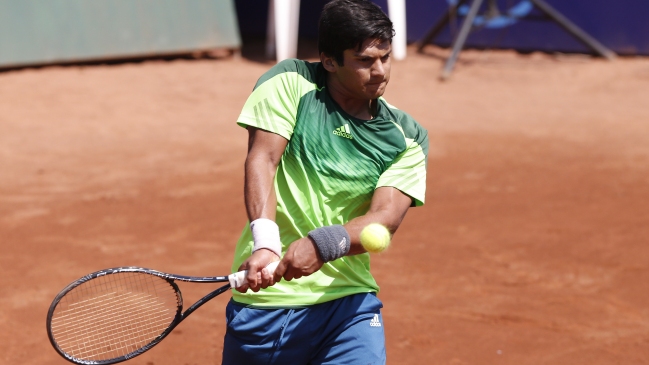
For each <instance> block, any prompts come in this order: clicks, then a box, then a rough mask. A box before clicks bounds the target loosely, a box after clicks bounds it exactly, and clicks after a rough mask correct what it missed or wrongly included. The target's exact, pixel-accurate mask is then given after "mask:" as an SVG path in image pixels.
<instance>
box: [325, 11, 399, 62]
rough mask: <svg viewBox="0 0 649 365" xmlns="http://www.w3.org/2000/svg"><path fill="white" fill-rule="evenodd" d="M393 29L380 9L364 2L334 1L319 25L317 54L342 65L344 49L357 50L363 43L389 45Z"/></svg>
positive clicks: (388, 19)
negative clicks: (332, 58)
mask: <svg viewBox="0 0 649 365" xmlns="http://www.w3.org/2000/svg"><path fill="white" fill-rule="evenodd" d="M393 36H394V29H393V28H392V22H391V21H390V18H388V16H387V15H385V13H384V12H383V10H381V8H380V7H379V6H378V5H376V4H374V3H372V2H370V1H367V0H333V1H331V2H329V3H327V4H326V5H325V6H324V9H322V14H321V15H320V22H319V24H318V51H319V52H320V53H323V52H324V54H326V55H327V56H330V57H334V59H335V60H336V62H337V63H338V64H340V65H342V64H343V52H344V51H345V50H346V49H356V50H359V51H360V47H361V45H362V44H363V42H364V41H365V40H366V39H380V40H382V41H390V42H392V37H393Z"/></svg>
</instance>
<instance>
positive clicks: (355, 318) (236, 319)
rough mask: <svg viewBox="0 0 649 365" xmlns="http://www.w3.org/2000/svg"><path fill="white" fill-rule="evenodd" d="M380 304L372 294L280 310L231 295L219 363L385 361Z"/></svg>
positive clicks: (300, 364)
mask: <svg viewBox="0 0 649 365" xmlns="http://www.w3.org/2000/svg"><path fill="white" fill-rule="evenodd" d="M382 307H383V304H382V303H381V301H380V300H379V299H378V298H377V297H376V295H374V294H373V293H367V294H356V295H350V296H348V297H344V298H340V299H337V300H333V301H331V302H327V303H322V304H316V305H313V306H308V307H300V308H282V309H259V308H252V307H247V306H245V305H241V304H239V303H237V302H235V301H233V300H230V302H229V303H228V306H227V308H226V321H227V330H226V333H225V340H224V343H223V364H224V365H235V364H246V365H256V364H259V365H262V364H263V365H268V364H291V365H320V364H362V365H365V364H385V362H386V355H385V334H384V332H383V318H382V317H381V308H382Z"/></svg>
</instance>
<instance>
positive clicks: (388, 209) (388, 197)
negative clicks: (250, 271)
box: [274, 187, 412, 281]
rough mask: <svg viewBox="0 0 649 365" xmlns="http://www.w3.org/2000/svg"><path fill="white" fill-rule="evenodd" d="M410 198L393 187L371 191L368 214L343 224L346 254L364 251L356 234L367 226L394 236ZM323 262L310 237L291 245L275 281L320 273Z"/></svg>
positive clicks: (408, 205) (410, 201)
mask: <svg viewBox="0 0 649 365" xmlns="http://www.w3.org/2000/svg"><path fill="white" fill-rule="evenodd" d="M411 204H412V198H410V197H409V196H408V195H406V194H404V193H402V192H401V191H400V190H398V189H396V188H393V187H380V188H378V189H376V190H375V191H374V196H373V197H372V202H371V204H370V209H369V211H368V212H367V213H366V214H365V215H362V216H360V217H356V218H354V219H352V220H351V221H349V222H347V224H345V225H344V227H345V230H346V231H347V233H348V234H349V238H350V241H351V245H350V248H349V253H348V254H347V255H357V254H360V253H363V252H366V251H365V249H364V248H363V246H362V245H361V240H360V235H361V231H362V230H363V228H364V227H365V226H366V225H368V224H370V223H380V224H382V225H384V226H385V227H387V228H388V230H389V231H390V233H392V234H394V232H396V230H397V228H399V225H400V224H401V222H402V221H403V218H404V217H405V216H406V212H407V211H408V208H409V207H410V205H411ZM323 264H324V261H323V260H322V258H321V257H320V256H319V255H318V251H317V248H316V246H315V243H314V242H313V240H312V239H311V238H310V237H303V238H300V239H299V240H297V241H295V242H293V243H292V244H291V246H290V247H289V248H288V250H287V252H286V254H285V255H284V257H283V258H282V260H281V262H280V263H279V265H278V266H277V269H276V270H275V277H274V280H275V281H279V280H280V279H281V278H284V279H285V280H292V279H297V278H300V277H302V276H308V275H311V274H313V273H314V272H316V271H318V270H320V268H321V267H322V265H323Z"/></svg>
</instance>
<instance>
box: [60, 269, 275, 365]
mask: <svg viewBox="0 0 649 365" xmlns="http://www.w3.org/2000/svg"><path fill="white" fill-rule="evenodd" d="M278 263H279V261H276V262H272V263H271V264H270V265H268V266H267V269H268V270H269V271H270V272H271V274H272V273H274V271H275V268H276V267H277V264H278ZM246 275H247V271H239V272H237V273H234V274H231V275H228V276H210V277H195V276H182V275H174V274H167V273H163V272H160V271H155V270H150V269H145V268H141V267H132V266H131V267H117V268H112V269H106V270H101V271H97V272H94V273H92V274H88V275H86V276H84V277H82V278H80V279H78V280H76V281H74V282H72V283H70V284H69V285H68V286H66V287H65V288H64V289H63V290H62V291H61V292H60V293H59V294H58V295H57V296H56V297H55V298H54V301H53V302H52V304H51V305H50V309H49V311H48V312H47V334H48V336H49V338H50V342H51V343H52V346H54V348H55V349H56V351H58V353H59V354H60V355H61V356H63V357H64V358H65V359H66V360H69V361H71V362H73V363H75V364H115V363H118V362H121V361H125V360H128V359H130V358H133V357H135V356H137V355H140V354H142V353H144V352H145V351H147V350H149V349H151V348H152V347H153V346H155V345H157V344H158V343H159V342H160V341H162V340H163V339H164V338H165V337H166V336H167V335H168V334H169V333H170V332H171V331H172V330H173V329H174V328H175V327H176V326H177V325H178V324H179V323H180V322H182V321H183V320H184V319H185V318H187V316H189V315H190V314H192V312H194V311H195V310H196V309H198V308H199V307H200V306H202V305H203V304H205V303H206V302H208V301H209V300H210V299H212V298H214V297H216V296H217V295H219V294H221V293H223V292H225V291H227V290H228V289H230V288H231V287H234V288H238V287H240V286H241V285H243V284H244V283H245V282H246V279H245V277H246ZM176 280H178V281H189V282H194V283H217V282H228V283H227V284H225V285H224V286H222V287H220V288H218V289H216V290H214V291H212V292H210V293H209V294H207V295H206V296H204V297H203V298H201V299H200V300H198V301H197V302H196V303H194V304H193V305H192V306H191V307H189V308H187V310H186V311H185V312H183V311H182V310H183V299H182V295H181V293H180V289H178V286H177V285H176V283H175V282H174V281H176Z"/></svg>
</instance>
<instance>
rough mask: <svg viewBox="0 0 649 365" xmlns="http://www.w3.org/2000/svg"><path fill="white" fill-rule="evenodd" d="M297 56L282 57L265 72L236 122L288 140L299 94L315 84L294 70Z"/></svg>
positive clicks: (298, 101)
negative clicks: (281, 59) (291, 58)
mask: <svg viewBox="0 0 649 365" xmlns="http://www.w3.org/2000/svg"><path fill="white" fill-rule="evenodd" d="M297 62H298V61H297V60H285V61H282V62H280V63H278V64H277V65H275V66H274V67H273V68H271V69H270V70H269V71H268V72H266V73H265V74H264V75H263V76H262V77H261V78H260V79H259V81H258V82H257V85H255V89H254V90H253V92H252V93H251V94H250V96H249V97H248V100H246V103H245V104H244V106H243V109H242V111H241V114H240V115H239V118H238V119H237V124H238V125H240V126H242V127H244V128H245V127H247V126H252V127H255V128H259V129H263V130H266V131H269V132H273V133H276V134H279V135H280V136H282V137H284V138H286V139H288V140H290V139H291V136H292V134H293V129H294V128H295V123H296V118H297V110H298V106H299V103H300V99H301V97H302V95H304V94H305V93H306V92H308V91H309V90H310V89H311V90H312V89H313V88H315V86H314V85H312V84H311V83H309V82H308V81H307V80H306V79H305V78H304V77H303V76H301V75H300V74H299V73H298V71H297V67H298V64H297Z"/></svg>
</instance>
